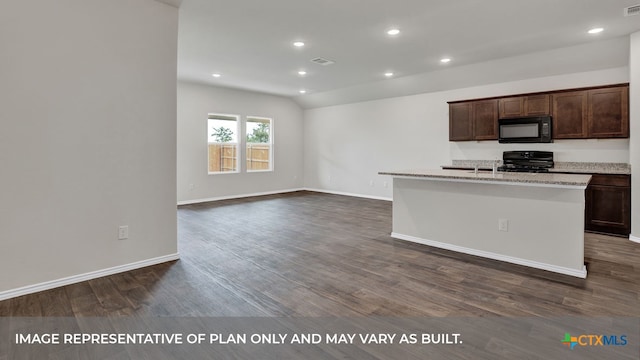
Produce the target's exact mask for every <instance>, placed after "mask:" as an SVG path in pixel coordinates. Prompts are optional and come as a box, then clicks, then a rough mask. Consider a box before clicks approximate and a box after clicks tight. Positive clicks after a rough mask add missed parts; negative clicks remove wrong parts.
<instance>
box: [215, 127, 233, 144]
mask: <svg viewBox="0 0 640 360" xmlns="http://www.w3.org/2000/svg"><path fill="white" fill-rule="evenodd" d="M232 135H233V131H232V130H231V129H229V128H226V127H224V126H220V127H219V128H213V134H211V136H213V137H214V139H213V140H214V141H215V142H221V143H224V142H229V141H231V140H232V139H233V138H232V137H231V136H232Z"/></svg>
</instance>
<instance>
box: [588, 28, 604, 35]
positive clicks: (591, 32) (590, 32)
mask: <svg viewBox="0 0 640 360" xmlns="http://www.w3.org/2000/svg"><path fill="white" fill-rule="evenodd" d="M602 31H604V29H603V28H593V29H591V30H589V31H588V33H589V34H599V33H601V32H602Z"/></svg>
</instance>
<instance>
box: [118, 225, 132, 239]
mask: <svg viewBox="0 0 640 360" xmlns="http://www.w3.org/2000/svg"><path fill="white" fill-rule="evenodd" d="M128 238H129V225H122V226H118V240H126V239H128Z"/></svg>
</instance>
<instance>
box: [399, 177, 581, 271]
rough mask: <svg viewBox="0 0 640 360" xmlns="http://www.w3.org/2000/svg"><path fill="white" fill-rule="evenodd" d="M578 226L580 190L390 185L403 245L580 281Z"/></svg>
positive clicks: (412, 183) (406, 182)
mask: <svg viewBox="0 0 640 360" xmlns="http://www.w3.org/2000/svg"><path fill="white" fill-rule="evenodd" d="M499 219H506V220H508V231H506V232H505V231H499V229H498V220H499ZM583 229H584V189H569V188H555V187H537V186H526V185H525V186H521V185H517V186H516V185H508V184H505V185H501V184H487V183H465V182H450V181H437V180H430V179H424V178H422V179H415V180H414V179H405V178H394V181H393V236H394V237H397V238H401V239H404V240H410V241H416V242H422V243H426V244H428V245H433V246H438V247H444V248H449V249H451V250H456V251H461V252H466V253H471V254H475V255H480V256H486V257H490V258H495V259H498V260H504V261H509V262H514V263H519V264H522V265H528V266H533V267H538V268H543V269H546V270H551V271H556V272H560V273H565V274H568V275H573V276H579V277H584V276H586V272H585V270H584V230H583Z"/></svg>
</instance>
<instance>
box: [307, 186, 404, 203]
mask: <svg viewBox="0 0 640 360" xmlns="http://www.w3.org/2000/svg"><path fill="white" fill-rule="evenodd" d="M304 190H307V191H314V192H320V193H326V194H334V195H344V196H353V197H359V198H365V199H373V200H384V201H393V198H389V197H384V196H374V195H363V194H355V193H349V192H343V191H333V190H325V189H313V188H305V189H304Z"/></svg>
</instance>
